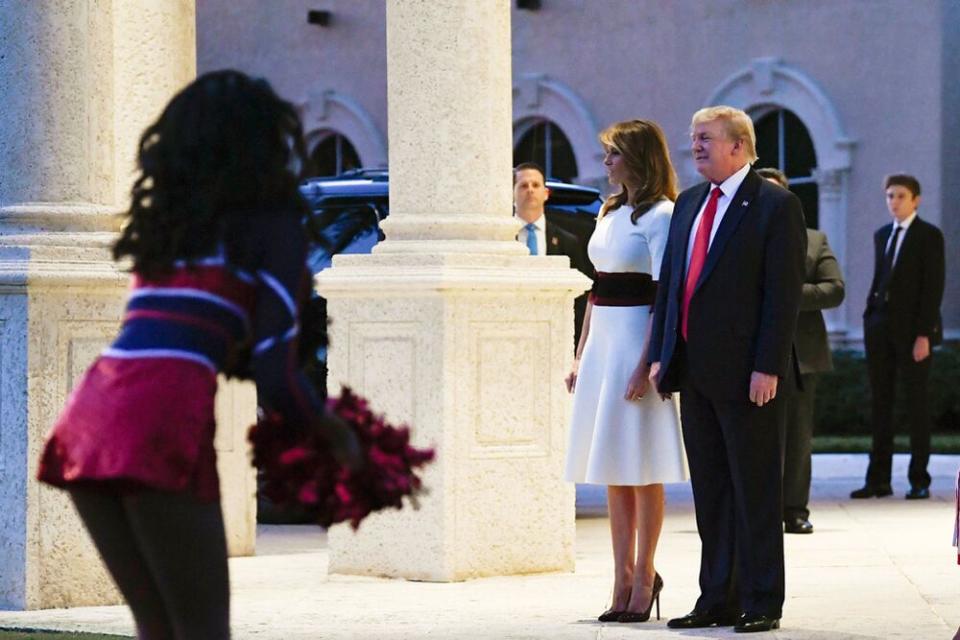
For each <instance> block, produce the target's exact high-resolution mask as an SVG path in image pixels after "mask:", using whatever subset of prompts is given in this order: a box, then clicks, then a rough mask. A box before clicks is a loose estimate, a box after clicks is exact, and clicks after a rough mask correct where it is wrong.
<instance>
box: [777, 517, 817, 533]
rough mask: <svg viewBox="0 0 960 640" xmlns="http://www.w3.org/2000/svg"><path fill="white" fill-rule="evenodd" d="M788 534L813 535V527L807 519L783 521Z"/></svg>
mask: <svg viewBox="0 0 960 640" xmlns="http://www.w3.org/2000/svg"><path fill="white" fill-rule="evenodd" d="M783 530H784V531H785V532H786V533H813V525H812V524H810V521H809V520H807V519H806V518H787V519H786V520H784V521H783Z"/></svg>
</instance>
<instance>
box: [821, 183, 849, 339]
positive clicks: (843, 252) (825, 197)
mask: <svg viewBox="0 0 960 640" xmlns="http://www.w3.org/2000/svg"><path fill="white" fill-rule="evenodd" d="M847 173H848V172H847V171H846V170H844V169H814V172H813V177H814V178H816V180H817V187H818V192H819V200H818V204H819V212H820V215H819V218H820V231H823V232H824V233H825V234H826V235H827V241H828V242H829V243H830V248H831V249H832V250H833V254H834V255H835V256H836V257H837V262H838V263H839V264H840V269H841V271H843V274H844V277H845V278H846V277H847V276H848V275H849V274H848V271H849V269H848V265H847V260H846V258H847V222H848V220H847ZM847 293H848V294H849V289H848V290H847ZM847 302H848V301H847V300H844V301H843V302H842V303H841V304H840V306H839V307H836V308H833V309H826V310H824V312H823V317H824V320H825V321H826V323H827V330H828V332H829V333H830V338H831V340H832V341H833V343H834V344H838V345H844V344H846V340H847V338H848V335H847V334H848V333H849V323H848V321H847V306H848V305H847Z"/></svg>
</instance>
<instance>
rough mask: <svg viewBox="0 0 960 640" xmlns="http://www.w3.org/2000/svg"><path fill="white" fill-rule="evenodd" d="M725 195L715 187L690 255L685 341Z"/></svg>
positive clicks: (682, 327)
mask: <svg viewBox="0 0 960 640" xmlns="http://www.w3.org/2000/svg"><path fill="white" fill-rule="evenodd" d="M722 195H723V191H721V190H720V187H714V188H713V191H711V192H710V199H709V200H708V201H707V206H706V207H704V209H703V216H701V218H700V226H699V227H697V237H696V238H694V240H693V253H692V254H691V255H690V266H689V267H688V268H687V281H686V283H685V285H684V288H683V308H682V310H681V313H682V317H681V319H680V332H681V333H682V334H683V339H684V340H686V339H687V317H688V316H689V315H690V314H689V311H690V299H691V298H693V290H694V289H696V288H697V280H699V279H700V272H701V271H703V263H705V262H706V261H707V249H708V248H709V247H710V231H711V230H713V219H714V218H716V217H717V200H719V199H720V196H722Z"/></svg>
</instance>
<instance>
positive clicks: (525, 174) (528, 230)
mask: <svg viewBox="0 0 960 640" xmlns="http://www.w3.org/2000/svg"><path fill="white" fill-rule="evenodd" d="M549 198H550V190H549V189H548V188H547V185H546V178H545V177H544V174H543V169H542V168H540V165H538V164H537V163H535V162H524V163H522V164H519V165H517V167H516V168H515V169H514V170H513V205H514V207H515V209H516V215H517V217H518V218H519V219H520V220H522V221H523V223H524V224H523V227H521V229H520V233H519V234H518V235H517V240H519V241H520V242H522V243H523V244H524V245H526V247H527V249H528V250H529V251H530V255H534V256H540V255H547V256H556V255H563V256H567V257H568V258H570V266H571V267H573V268H574V269H577V270H578V271H580V272H582V273H583V274H584V275H586V276H587V277H588V278H591V279H592V278H593V265H592V264H590V260H589V259H588V258H587V250H586V247H585V246H583V243H582V242H580V240H578V239H577V237H576V236H575V235H573V234H572V233H570V232H569V231H565V230H564V229H561V228H560V227H559V226H557V225H555V224H553V223H551V222H550V220H549V219H548V218H547V216H546V215H544V209H545V205H546V203H547V200H549ZM587 296H588V294H586V293H585V294H583V295H580V296H577V298H576V299H575V300H574V303H573V312H574V344H577V341H579V339H580V328H581V327H582V326H583V314H584V312H585V311H586V307H587Z"/></svg>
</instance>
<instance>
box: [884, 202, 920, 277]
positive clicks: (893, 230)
mask: <svg viewBox="0 0 960 640" xmlns="http://www.w3.org/2000/svg"><path fill="white" fill-rule="evenodd" d="M916 217H917V212H916V210H914V212H913V213H911V214H910V215H909V216H907V219H906V220H904V221H903V222H897V221H896V220H894V221H893V226H892V227H890V235H889V236H887V244H886V245H884V248H883V255H887V251H890V241H891V240H893V234H894V233H896V232H897V227H900V228H901V229H903V231H901V232H900V236H899V237H898V238H897V246H896V247H895V248H894V250H893V264H892V265H891V266H893V265H894V264H897V256H899V255H900V247H902V246H903V239H904V238H905V237H907V229H908V228H910V225H911V224H912V223H913V219H914V218H916Z"/></svg>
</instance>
